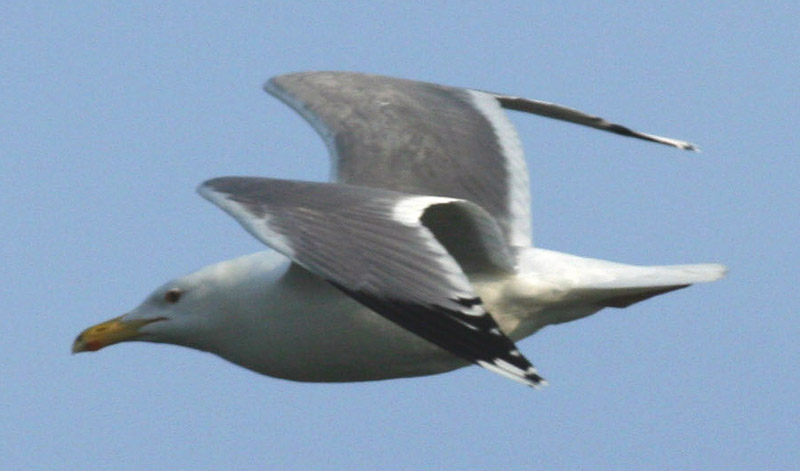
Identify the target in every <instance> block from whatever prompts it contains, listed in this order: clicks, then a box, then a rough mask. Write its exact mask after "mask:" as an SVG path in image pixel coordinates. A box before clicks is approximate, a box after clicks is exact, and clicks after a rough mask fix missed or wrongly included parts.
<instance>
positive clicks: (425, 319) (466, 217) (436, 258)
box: [198, 177, 543, 386]
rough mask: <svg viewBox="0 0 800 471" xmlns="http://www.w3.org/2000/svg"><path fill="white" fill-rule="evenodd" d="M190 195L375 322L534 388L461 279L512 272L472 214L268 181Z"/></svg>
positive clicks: (445, 201) (355, 191)
mask: <svg viewBox="0 0 800 471" xmlns="http://www.w3.org/2000/svg"><path fill="white" fill-rule="evenodd" d="M198 191H199V192H200V194H201V195H203V196H204V197H205V198H207V199H208V200H210V201H211V202H213V203H214V204H216V205H217V206H219V207H220V208H222V209H223V210H225V211H227V212H228V213H229V214H231V215H232V216H233V217H234V218H236V219H237V220H238V221H239V222H240V223H241V224H242V225H243V226H244V227H245V229H247V230H248V231H249V232H250V233H251V234H253V235H254V236H255V237H256V238H258V239H259V240H261V241H262V242H264V243H265V244H267V245H269V246H270V247H272V248H274V249H275V250H278V251H279V252H281V253H283V254H284V255H286V256H288V257H290V258H291V259H292V260H294V261H295V262H296V263H297V264H299V265H301V266H302V267H304V268H306V269H307V270H309V271H311V272H313V273H316V274H317V275H319V276H321V277H323V278H324V279H326V280H328V281H329V282H330V283H331V284H333V285H334V286H336V287H337V288H339V289H340V290H342V291H343V292H345V293H346V294H348V295H349V296H351V297H353V298H354V299H356V300H357V301H359V302H360V303H362V304H364V305H365V306H367V307H369V308H370V309H372V310H374V311H375V312H377V313H378V314H380V315H382V316H384V317H386V318H387V319H389V320H391V321H393V322H395V323H396V324H398V325H400V326H402V327H404V328H406V329H408V330H409V331H411V332H413V333H415V334H417V335H419V336H420V337H422V338H424V339H426V340H428V341H430V342H432V343H434V344H436V345H438V346H439V347H441V348H444V349H446V350H448V351H450V352H451V353H453V354H455V355H458V356H460V357H462V358H464V359H466V360H468V361H471V362H473V363H476V364H478V365H481V366H483V367H484V368H487V369H489V370H492V371H495V372H497V373H500V374H502V375H504V376H507V377H509V378H512V379H514V380H516V381H519V382H522V383H524V384H528V385H530V386H538V385H540V384H541V383H542V381H543V379H542V378H541V377H540V376H539V375H538V374H537V373H536V370H535V369H534V368H533V366H532V365H531V364H530V362H529V361H528V360H527V359H526V358H525V357H524V356H522V354H521V353H520V352H519V350H517V348H516V346H515V345H514V343H513V342H512V341H511V340H510V339H508V337H506V336H505V335H504V334H503V333H502V332H501V331H500V329H499V328H498V326H497V323H496V322H495V321H494V319H493V318H492V316H491V315H489V313H487V312H486V311H485V310H484V308H483V305H482V302H481V300H480V298H478V297H477V296H476V294H475V292H474V291H473V289H472V287H471V285H470V283H469V281H468V279H467V277H466V276H465V275H464V271H463V270H462V265H467V266H470V265H471V268H472V269H474V270H480V271H507V272H510V270H511V269H512V266H511V265H512V257H511V254H510V253H509V252H508V250H507V247H506V245H505V244H504V243H502V241H500V243H497V239H500V238H501V233H500V230H499V228H498V227H497V225H496V224H495V223H494V221H493V219H492V218H491V217H490V216H489V215H488V214H486V212H485V211H484V210H482V209H481V208H479V207H478V206H476V205H474V204H472V203H469V202H466V201H463V200H456V199H452V198H442V197H432V196H417V195H408V194H402V193H397V192H392V191H387V190H379V189H371V188H365V187H357V186H351V185H343V184H331V183H310V182H297V181H287V180H274V179H267V178H248V177H225V178H216V179H213V180H210V181H208V182H206V183H204V184H203V185H201V186H200V188H199V189H198ZM457 234H461V236H462V239H461V241H463V242H464V244H466V245H467V246H468V247H466V248H465V249H464V250H463V251H462V252H461V253H460V255H458V256H459V261H458V262H457V260H456V259H455V258H454V257H453V256H452V255H451V254H450V253H449V252H448V251H447V250H446V249H445V245H443V244H452V242H453V241H454V238H455V237H456V235H457ZM440 238H441V241H440ZM459 262H460V263H461V265H459Z"/></svg>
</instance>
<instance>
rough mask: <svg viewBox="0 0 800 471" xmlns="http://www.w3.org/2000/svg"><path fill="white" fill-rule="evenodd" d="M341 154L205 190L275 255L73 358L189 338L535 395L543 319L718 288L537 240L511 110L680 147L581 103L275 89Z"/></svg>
mask: <svg viewBox="0 0 800 471" xmlns="http://www.w3.org/2000/svg"><path fill="white" fill-rule="evenodd" d="M264 88H265V89H266V91H267V92H269V93H271V94H272V95H274V96H276V97H277V98H279V99H281V100H282V101H284V102H285V103H286V104H288V105H289V106H291V107H292V108H294V110H295V111H297V112H298V113H299V114H300V115H302V116H303V117H304V118H305V119H306V120H307V121H308V122H309V123H310V124H311V125H312V126H314V128H315V129H316V130H317V132H318V133H319V134H320V135H321V136H322V138H323V139H324V141H325V143H326V144H327V146H328V149H329V151H330V154H331V159H332V160H333V175H332V178H331V180H332V181H331V182H329V183H317V182H304V181H290V180H278V179H272V178H258V177H222V178H215V179H212V180H209V181H207V182H205V183H203V184H202V185H200V187H199V189H198V191H199V193H200V194H201V195H202V196H203V197H205V198H206V199H208V200H209V201H211V202H212V203H214V204H215V205H217V206H218V207H220V208H221V209H223V210H224V211H226V212H227V213H228V214H230V215H231V216H233V217H234V218H235V219H236V220H237V221H238V222H239V223H240V224H241V225H242V226H243V227H244V228H245V229H246V230H247V231H248V232H250V234H252V235H253V236H254V237H256V238H257V239H258V240H260V241H261V242H263V243H264V244H266V245H267V246H269V247H271V248H272V249H273V250H269V251H264V252H258V253H255V254H252V255H246V256H243V257H240V258H236V259H233V260H228V261H224V262H220V263H217V264H214V265H210V266H208V267H205V268H202V269H200V270H199V271H197V272H195V273H192V274H189V275H186V276H183V277H180V278H177V279H174V280H172V281H169V282H167V283H166V284H164V285H163V286H161V287H160V288H158V289H156V290H155V291H154V292H153V293H152V294H150V295H149V296H148V297H147V298H146V299H145V300H144V301H143V302H142V304H141V305H139V306H138V307H137V308H135V309H133V310H132V311H130V312H128V313H127V314H125V315H122V316H120V317H116V318H114V319H111V320H109V321H106V322H103V323H101V324H98V325H96V326H93V327H90V328H88V329H86V330H85V331H83V332H82V333H81V334H80V335H79V336H78V338H77V339H76V340H75V342H74V344H73V347H72V351H73V352H83V351H96V350H99V349H101V348H103V347H106V346H108V345H112V344H116V343H119V342H124V341H132V340H138V341H147V342H161V343H171V344H177V345H183V346H186V347H190V348H195V349H198V350H202V351H206V352H211V353H214V354H216V355H219V356H220V357H222V358H225V359H226V360H229V361H231V362H233V363H236V364H238V365H241V366H243V367H245V368H249V369H251V370H253V371H256V372H258V373H262V374H265V375H269V376H274V377H278V378H285V379H289V380H296V381H313V382H344V381H368V380H379V379H389V378H400V377H410V376H421V375H431V374H437V373H443V372H446V371H450V370H453V369H456V368H461V367H463V366H467V365H469V364H477V365H480V366H482V367H484V368H486V369H488V370H490V371H493V372H496V373H499V374H501V375H503V376H506V377H508V378H511V379H513V380H516V381H519V382H520V383H523V384H526V385H529V386H533V387H539V386H541V385H543V384H545V381H544V379H543V378H542V376H540V375H539V373H538V372H537V370H536V369H535V368H534V367H533V365H532V364H531V362H530V361H529V360H528V359H527V358H526V357H525V356H524V355H523V354H522V353H521V352H520V350H519V349H518V348H517V347H516V345H515V344H514V342H515V341H517V340H520V339H523V338H525V337H528V336H530V335H532V334H533V333H535V332H536V331H538V330H539V329H541V328H542V327H545V326H547V325H551V324H560V323H563V322H569V321H572V320H576V319H580V318H583V317H586V316H588V315H591V314H593V313H595V312H597V311H599V310H601V309H603V308H605V307H612V308H623V307H628V306H630V305H631V304H634V303H637V302H639V301H642V300H645V299H648V298H650V297H653V296H656V295H659V294H663V293H667V292H669V291H673V290H676V289H680V288H684V287H686V286H689V285H691V284H693V283H698V282H708V281H713V280H717V279H719V278H721V277H722V276H723V275H724V273H725V267H723V266H722V265H718V264H694V265H673V266H634V265H627V264H621V263H614V262H609V261H604V260H598V259H592V258H584V257H579V256H575V255H568V254H565V253H560V252H555V251H551V250H545V249H541V248H537V247H534V246H533V245H532V239H531V215H530V195H529V187H528V172H527V169H526V165H525V159H524V156H523V153H522V147H521V144H520V142H519V139H518V137H517V133H516V131H515V129H514V127H513V126H512V124H511V122H510V121H509V120H508V118H507V116H506V114H505V112H504V110H503V109H504V108H505V109H510V110H517V111H522V112H527V113H533V114H538V115H541V116H545V117H548V118H554V119H558V120H563V121H568V122H572V123H576V124H581V125H584V126H590V127H593V128H596V129H600V130H603V131H610V132H614V133H617V134H620V135H623V136H628V137H634V138H638V139H643V140H647V141H652V142H656V143H660V144H665V145H669V146H673V147H677V148H679V149H684V150H696V149H695V147H694V146H693V145H692V144H690V143H688V142H684V141H680V140H676V139H669V138H664V137H659V136H655V135H651V134H644V133H640V132H637V131H634V130H632V129H629V128H627V127H624V126H621V125H618V124H614V123H611V122H609V121H606V120H605V119H602V118H599V117H596V116H592V115H589V114H586V113H583V112H580V111H577V110H574V109H571V108H567V107H564V106H560V105H556V104H553V103H548V102H543V101H537V100H530V99H526V98H521V97H517V96H508V95H502V94H497V93H490V92H485V91H479V90H472V89H464V88H453V87H448V86H442V85H436V84H432V83H424V82H417V81H410V80H403V79H396V78H389V77H382V76H376V75H366V74H360V73H351V72H306V73H296V74H290V75H283V76H279V77H275V78H273V79H271V80H269V81H268V82H267V83H266V85H265V87H264Z"/></svg>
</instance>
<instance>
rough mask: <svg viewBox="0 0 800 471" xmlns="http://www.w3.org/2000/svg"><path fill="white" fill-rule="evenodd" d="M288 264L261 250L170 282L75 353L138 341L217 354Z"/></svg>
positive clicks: (86, 334) (86, 335)
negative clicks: (223, 340)
mask: <svg viewBox="0 0 800 471" xmlns="http://www.w3.org/2000/svg"><path fill="white" fill-rule="evenodd" d="M285 265H286V258H285V257H283V256H281V255H279V254H277V253H275V252H271V251H268V252H259V253H256V254H252V255H247V256H244V257H240V258H236V259H233V260H227V261H224V262H220V263H217V264H214V265H210V266H207V267H205V268H202V269H200V270H198V271H196V272H194V273H192V274H190V275H186V276H184V277H181V278H177V279H175V280H172V281H170V282H168V283H165V284H164V285H162V286H161V287H159V288H158V289H156V290H155V291H153V293H151V294H150V295H149V296H148V297H147V298H146V299H145V300H144V301H143V302H142V303H141V304H140V305H139V306H138V307H136V308H135V309H134V310H132V311H130V312H128V313H127V314H124V315H122V316H119V317H115V318H113V319H110V320H108V321H106V322H103V323H100V324H97V325H95V326H92V327H89V328H88V329H86V330H84V331H83V332H81V333H80V335H78V337H77V338H76V339H75V342H74V344H73V345H72V352H73V353H79V352H85V351H97V350H100V349H101V348H104V347H107V346H109V345H113V344H116V343H120V342H126V341H134V340H136V341H147V342H161V343H172V344H177V345H183V346H187V347H192V348H196V349H199V350H206V351H214V350H215V344H216V343H217V342H218V341H219V339H220V338H222V337H225V336H236V335H237V329H238V328H239V325H241V322H239V321H240V320H241V319H240V318H239V317H240V316H243V315H247V316H251V315H257V314H258V313H262V312H263V310H264V309H265V307H266V306H264V299H263V298H264V296H265V294H266V292H267V289H266V286H268V285H269V284H270V283H273V282H274V280H276V279H277V278H279V277H280V276H281V275H282V274H283V273H284V271H285Z"/></svg>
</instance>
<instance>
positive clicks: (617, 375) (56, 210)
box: [0, 0, 800, 470]
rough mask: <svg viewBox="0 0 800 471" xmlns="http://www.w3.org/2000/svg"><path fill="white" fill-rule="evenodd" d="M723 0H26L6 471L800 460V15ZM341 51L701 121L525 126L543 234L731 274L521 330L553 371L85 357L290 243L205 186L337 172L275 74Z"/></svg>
mask: <svg viewBox="0 0 800 471" xmlns="http://www.w3.org/2000/svg"><path fill="white" fill-rule="evenodd" d="M534 4H537V5H534ZM711 4H712V2H707V3H703V4H700V3H698V2H675V1H671V2H612V3H610V2H577V1H565V2H558V3H555V2H552V3H550V2H548V3H547V5H548V6H544V5H542V4H540V2H528V1H524V2H523V1H520V2H485V1H464V2H455V1H449V2H405V1H403V2H400V1H396V2H391V1H390V2H364V1H349V2H314V1H304V2H277V1H276V2H206V1H191V2H189V1H174V2H150V1H143V2H81V1H78V2H22V1H15V0H11V1H5V2H3V4H2V6H0V198H2V203H3V210H2V212H0V238H1V239H2V245H0V257H1V258H0V260H1V262H0V285H1V286H2V289H1V290H0V322H1V323H0V325H2V328H0V356H1V357H2V358H3V361H2V367H0V371H1V372H2V375H1V376H0V435H1V436H0V469H4V470H12V469H30V470H60V469H114V470H143V469H193V470H220V469H237V470H263V469H285V470H311V469H385V470H408V469H460V470H478V469H503V470H524V469H595V470H597V469H658V470H663V469H706V470H717V469H720V470H721V469H772V470H782V469H786V470H788V469H797V466H798V461H799V460H800V451H798V443H800V432H798V427H799V426H798V424H800V400H799V398H798V390H800V381H798V377H799V376H800V375H799V374H798V362H799V361H800V349H799V348H798V339H799V338H800V322H798V316H800V312H798V304H799V303H798V300H799V299H800V294H799V293H800V290H798V286H797V283H798V268H797V267H798V261H800V260H798V258H799V257H798V249H797V246H798V242H797V239H798V233H800V223H799V222H798V221H799V220H800V217H798V216H800V205H799V204H798V201H800V200H799V197H800V192H798V180H799V179H800V163H798V158H799V157H800V138H799V137H798V136H799V135H800V133H798V129H800V114H799V113H798V109H800V94H799V93H798V83H800V67H798V52H800V51H799V49H800V22H799V21H800V20H798V18H800V7H798V6H797V5H798V4H797V2H796V1H785V2H769V3H764V2H755V1H753V2H728V3H726V4H724V6H723V5H722V4H718V5H720V6H713V7H712V6H708V5H711ZM704 5H705V6H704ZM323 69H328V70H355V71H363V72H372V73H380V74H385V75H393V76H399V77H405V78H415V79H420V80H426V81H432V82H438V83H443V84H449V85H460V86H469V87H475V88H479V89H485V90H492V91H498V92H505V93H510V94H519V95H523V96H527V97H530V98H536V99H542V100H548V101H555V102H557V103H562V104H565V105H569V106H573V107H577V108H580V109H583V110H586V111H588V112H592V113H596V114H600V115H602V116H604V117H606V118H609V119H612V120H614V121H616V122H619V123H622V124H626V125H629V126H631V127H634V128H635V129H638V130H641V131H645V132H653V133H656V134H662V135H665V136H670V137H675V138H683V139H687V140H690V141H692V142H695V143H697V144H698V145H699V146H700V147H701V148H702V149H703V153H702V154H692V153H685V152H680V151H678V150H673V149H670V148H667V147H663V146H658V145H655V144H650V143H645V142H639V141H635V140H631V139H625V138H621V137H618V136H614V135H610V134H605V133H601V132H599V131H594V130H590V129H586V128H581V127H577V126H574V125H569V124H563V123H558V122H550V121H548V120H545V119H542V118H538V117H535V116H528V115H522V114H513V116H512V119H513V120H514V122H515V123H516V124H517V125H518V128H519V131H520V135H521V138H522V141H523V144H524V146H525V149H526V152H527V156H528V163H529V167H530V171H531V186H532V191H533V210H534V215H533V218H534V231H535V242H536V244H537V245H539V246H542V247H545V248H550V249H555V250H560V251H565V252H570V253H576V254H579V255H584V256H593V257H598V258H605V259H610V260H616V261H622V262H629V263H640V264H660V263H690V262H717V261H718V262H722V263H725V264H727V265H728V266H729V267H730V268H731V272H730V274H729V276H728V277H727V278H726V279H725V280H723V281H720V282H717V283H713V284H708V285H702V286H695V287H692V288H690V289H687V290H682V291H679V292H676V293H671V294H669V295H666V296H662V297H658V298H656V299H653V300H650V301H647V302H645V303H642V304H638V305H636V306H634V307H631V308H629V309H625V310H606V311H603V312H601V313H599V314H597V315H595V316H593V317H590V318H587V319H584V320H581V321H578V322H575V323H571V324H566V325H561V326H555V327H550V328H547V329H545V330H543V331H542V332H540V333H539V334H537V335H535V336H534V337H532V338H529V339H526V340H524V341H522V342H520V347H521V348H522V350H523V351H524V352H525V353H526V355H527V356H528V357H529V358H531V359H532V360H533V362H534V363H535V364H536V365H537V366H538V367H539V369H540V371H541V372H542V374H543V375H544V376H545V377H547V378H548V379H549V380H550V383H551V385H550V386H549V387H548V388H546V389H545V390H543V391H538V392H537V391H533V390H530V389H528V388H525V387H523V386H520V385H519V384H517V383H514V382H512V381H509V380H507V379H503V378H501V377H500V376H497V375H493V374H490V373H488V372H486V371H484V370H482V369H480V368H477V367H470V368H465V369H462V370H459V371H456V372H453V373H448V374H445V375H439V376H433V377H426V378H416V379H404V380H393V381H384V382H375V383H362V384H338V385H325V384H322V385H320V384H301V383H292V382H288V381H283V380H277V379H273V378H269V377H265V376H259V375H257V374H255V373H252V372H249V371H246V370H244V369H242V368H239V367H237V366H234V365H231V364H228V363H226V362H225V361H223V360H221V359H218V358H216V357H214V356H211V355H208V354H205V353H199V352H196V351H193V350H189V349H184V348H179V347H173V346H163V345H152V344H136V343H130V344H124V345H118V346H115V347H112V348H109V349H107V350H103V351H102V352H99V353H97V354H85V355H79V356H71V355H70V354H69V349H70V346H71V343H72V341H73V339H74V337H75V335H76V334H77V333H78V332H79V331H80V330H82V329H83V328H85V327H87V326H89V325H91V324H94V323H96V322H98V321H102V320H105V319H107V318H110V317H113V316H116V315H119V314H122V313H124V312H125V311H126V310H128V309H131V308H133V307H135V306H136V305H137V304H138V303H139V302H140V301H141V300H142V299H143V298H144V297H145V296H146V295H147V294H148V293H149V292H150V290H151V289H153V288H155V287H156V286H158V285H160V284H161V283H163V282H165V281H166V280H168V279H171V278H173V277H175V276H179V275H183V274H185V273H188V272H191V271H194V270H195V269H197V268H200V267H202V266H204V265H207V264H210V263H213V262H217V261H220V260H224V259H227V258H232V257H235V256H238V255H242V254H246V253H250V252H254V251H257V250H261V249H262V246H261V245H260V244H259V243H258V242H257V241H255V239H253V238H252V237H250V236H249V235H248V234H247V233H245V232H244V231H243V230H242V229H241V228H240V227H239V225H238V224H236V223H235V221H233V220H232V219H231V218H230V217H229V216H227V215H225V214H224V213H222V212H221V211H220V210H218V209H217V208H215V207H213V206H212V205H210V204H209V203H208V202H206V201H205V200H203V199H202V198H200V197H199V196H198V195H196V194H195V192H194V188H195V187H196V185H198V184H199V183H200V182H202V181H204V180H205V179H208V178H211V177H216V176H222V175H260V176H273V177H283V178H294V179H307V180H324V179H325V178H327V172H328V168H329V164H328V160H327V155H326V150H325V148H324V146H323V144H322V141H321V140H320V139H319V138H318V137H317V136H316V134H315V133H314V131H313V130H312V129H311V128H310V127H309V126H308V125H306V123H305V122H304V121H303V120H302V119H301V118H300V117H299V116H297V115H296V114H295V113H294V112H293V111H291V110H290V109H289V108H287V107H286V106H284V105H283V104H281V103H280V102H278V101H277V100H276V99H274V98H272V97H270V96H268V95H267V94H265V93H264V92H263V91H262V90H261V88H260V87H261V84H262V82H263V81H265V80H266V79H267V78H269V77H270V76H273V75H278V74H283V73H288V72H295V71H301V70H323Z"/></svg>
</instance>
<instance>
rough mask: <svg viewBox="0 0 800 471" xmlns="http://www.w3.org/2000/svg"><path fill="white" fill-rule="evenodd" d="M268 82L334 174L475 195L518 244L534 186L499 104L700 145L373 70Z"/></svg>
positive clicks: (557, 108)
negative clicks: (306, 127) (317, 138)
mask: <svg viewBox="0 0 800 471" xmlns="http://www.w3.org/2000/svg"><path fill="white" fill-rule="evenodd" d="M264 88H265V90H266V91H268V92H269V93H271V94H273V95H275V96H276V97H278V98H279V99H281V100H283V101H284V102H285V103H287V104H288V105H289V106H291V107H292V108H294V109H295V110H296V111H297V112H298V113H300V114H301V115H302V116H303V117H304V118H305V119H306V120H307V121H308V122H309V123H311V124H312V125H313V126H314V128H315V129H316V130H317V132H319V134H320V135H321V136H322V137H323V139H324V141H325V143H326V144H327V146H328V149H329V151H330V153H331V156H332V158H333V160H334V165H333V169H334V170H333V172H334V174H333V179H334V180H335V181H338V182H342V183H348V184H352V185H361V186H369V187H374V188H384V189H387V190H395V191H402V192H406V193H414V194H424V195H435V196H444V197H450V198H460V199H465V200H468V201H472V202H473V203H475V204H477V205H478V206H481V207H482V208H484V209H485V210H486V211H487V212H488V213H489V214H491V215H492V216H493V217H494V218H495V220H496V221H497V223H498V224H499V225H500V228H501V230H502V231H503V234H504V236H505V240H506V242H507V243H508V244H509V245H511V246H512V247H527V246H529V245H530V244H531V215H530V192H529V187H528V171H527V168H526V165H525V160H524V156H523V152H522V146H521V144H520V141H519V138H518V137H517V133H516V130H515V129H514V126H513V125H512V124H511V122H510V121H509V120H508V117H507V116H506V114H505V113H504V112H503V110H502V108H508V109H512V110H517V111H523V112H528V113H534V114H538V115H541V116H545V117H548V118H553V119H559V120H563V121H568V122H571V123H576V124H581V125H584V126H590V127H593V128H596V129H601V130H605V131H610V132H614V133H617V134H621V135H625V136H629V137H635V138H639V139H645V140H648V141H653V142H658V143H661V144H666V145H671V146H674V147H678V148H681V149H688V150H694V149H695V147H694V146H693V145H692V144H690V143H688V142H684V141H679V140H676V139H669V138H664V137H659V136H654V135H651V134H644V133H640V132H637V131H634V130H631V129H629V128H627V127H624V126H621V125H619V124H614V123H611V122H609V121H606V120H604V119H602V118H600V117H597V116H592V115H589V114H586V113H583V112H581V111H578V110H574V109H571V108H567V107H564V106H561V105H556V104H554V103H547V102H543V101H536V100H529V99H526V98H521V97H515V96H507V95H502V94H497V93H489V92H482V91H477V90H470V89H465V88H454V87H446V86H443V85H436V84H432V83H425V82H416V81H411V80H403V79H396V78H390V77H382V76H377V75H367V74H360V73H353V72H303V73H296V74H289V75H282V76H279V77H275V78H273V79H271V80H270V81H268V82H267V83H266V84H265V85H264Z"/></svg>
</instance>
